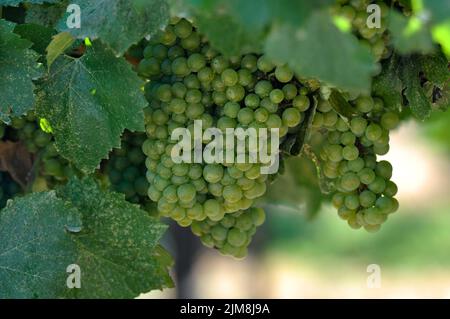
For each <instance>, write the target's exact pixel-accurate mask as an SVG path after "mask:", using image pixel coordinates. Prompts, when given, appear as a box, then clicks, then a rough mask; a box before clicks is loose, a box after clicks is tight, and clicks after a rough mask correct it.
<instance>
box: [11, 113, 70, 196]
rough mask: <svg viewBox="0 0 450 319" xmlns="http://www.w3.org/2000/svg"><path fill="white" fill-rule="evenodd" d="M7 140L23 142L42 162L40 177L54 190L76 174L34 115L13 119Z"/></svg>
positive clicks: (29, 114)
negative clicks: (57, 185)
mask: <svg viewBox="0 0 450 319" xmlns="http://www.w3.org/2000/svg"><path fill="white" fill-rule="evenodd" d="M5 138H6V139H7V140H11V141H16V142H18V141H20V142H22V143H23V144H24V145H25V147H26V148H27V150H28V151H29V152H30V153H32V154H35V155H36V157H37V158H38V160H39V162H40V165H39V171H38V177H41V178H44V179H45V181H46V184H47V187H49V188H53V187H54V186H55V185H56V184H59V183H63V182H66V181H67V180H68V179H69V178H70V177H71V176H73V175H74V174H76V170H75V168H74V167H73V166H72V165H71V164H70V163H69V162H68V161H67V160H66V159H64V158H62V157H61V156H60V155H59V154H58V152H57V150H56V148H55V144H54V140H53V136H52V135H51V134H50V133H46V132H44V131H43V130H42V129H41V127H40V120H39V118H37V117H36V116H35V115H34V113H32V112H30V113H28V114H27V115H25V116H23V117H19V118H13V119H12V121H11V126H10V127H8V128H7V130H6V133H5Z"/></svg>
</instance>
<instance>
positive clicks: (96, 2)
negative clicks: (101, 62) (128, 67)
mask: <svg viewBox="0 0 450 319" xmlns="http://www.w3.org/2000/svg"><path fill="white" fill-rule="evenodd" d="M77 4H78V5H79V6H80V8H81V12H82V15H81V28H79V29H77V28H73V29H71V28H69V27H68V26H67V23H66V21H67V17H69V15H70V13H66V15H65V16H64V17H63V18H62V19H61V20H60V21H59V23H58V30H59V31H61V32H64V31H67V32H70V33H71V34H72V35H74V36H75V37H77V38H80V39H84V38H85V37H89V38H92V39H97V38H101V39H102V41H103V42H105V43H107V44H108V45H109V46H110V47H111V48H112V49H113V51H114V52H115V53H116V54H117V55H122V54H123V53H124V52H125V51H126V50H127V49H128V48H129V47H130V46H131V45H132V44H135V43H137V42H139V41H140V40H141V39H142V38H143V37H145V36H147V35H150V36H152V35H154V34H155V33H156V32H157V31H158V30H159V29H160V28H162V27H163V26H165V25H166V24H167V22H168V19H169V8H168V6H167V3H166V1H165V0H148V1H146V3H145V10H143V9H142V8H136V6H135V5H134V3H133V2H132V1H128V0H79V1H77ZM130 22H131V23H130Z"/></svg>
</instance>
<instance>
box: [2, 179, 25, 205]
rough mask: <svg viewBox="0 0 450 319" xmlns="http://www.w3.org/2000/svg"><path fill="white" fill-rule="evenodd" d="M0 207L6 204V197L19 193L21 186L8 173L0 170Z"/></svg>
mask: <svg viewBox="0 0 450 319" xmlns="http://www.w3.org/2000/svg"><path fill="white" fill-rule="evenodd" d="M0 185H1V187H0V209H1V208H3V207H5V206H6V202H7V201H8V199H11V198H13V197H14V196H16V195H18V194H20V192H21V188H20V185H19V184H17V183H16V182H15V181H14V180H13V179H12V178H11V177H10V175H9V174H8V173H6V172H0Z"/></svg>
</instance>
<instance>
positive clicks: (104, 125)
mask: <svg viewBox="0 0 450 319" xmlns="http://www.w3.org/2000/svg"><path fill="white" fill-rule="evenodd" d="M142 85H143V82H142V80H140V79H139V77H138V76H137V75H136V74H135V73H134V72H133V71H132V70H131V66H130V65H129V64H128V63H127V62H126V61H125V60H123V59H121V58H116V57H115V56H114V54H113V52H111V51H110V50H109V49H107V48H105V47H104V46H102V45H101V44H100V43H96V42H94V44H93V46H92V47H88V50H87V52H86V54H85V55H83V56H82V57H81V58H79V59H75V58H72V57H68V56H61V57H59V58H58V59H56V61H55V62H54V63H53V64H52V66H51V68H50V71H49V74H48V75H47V77H46V78H45V79H44V81H43V83H42V84H41V86H40V87H39V90H38V103H37V111H38V114H39V115H40V116H41V117H43V118H46V119H47V120H48V121H49V123H50V125H51V127H52V129H53V133H54V135H55V140H56V147H57V149H58V150H59V152H60V154H61V155H62V156H64V157H65V158H67V159H69V160H70V161H72V162H73V163H75V164H76V166H77V167H78V168H80V169H81V170H83V171H85V172H92V171H93V170H94V169H95V168H96V167H97V166H98V164H99V163H100V161H101V159H103V158H105V157H106V156H107V155H108V153H109V151H110V150H111V149H112V148H114V147H119V146H120V135H121V134H122V132H123V130H124V129H129V130H130V131H136V130H143V129H144V115H143V111H142V109H143V108H144V107H145V106H146V105H147V102H146V101H145V98H144V97H143V94H142V92H141V90H140V88H141V86H142Z"/></svg>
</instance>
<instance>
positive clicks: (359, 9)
mask: <svg viewBox="0 0 450 319" xmlns="http://www.w3.org/2000/svg"><path fill="white" fill-rule="evenodd" d="M370 4H376V5H378V6H379V8H380V16H381V17H380V27H379V28H378V27H375V28H370V27H369V26H368V25H367V18H368V17H369V15H370V14H371V12H369V13H368V12H367V7H368V6H369V5H370ZM333 13H335V14H337V15H339V16H342V17H344V18H346V19H347V20H348V21H349V22H350V23H351V25H352V29H353V32H354V33H355V34H356V35H357V36H358V38H359V39H360V41H361V42H362V43H363V44H365V45H367V47H368V48H369V49H370V50H371V52H372V54H373V55H374V56H375V58H376V60H377V61H379V60H381V59H384V58H387V57H389V55H390V53H391V52H390V49H389V47H388V43H389V35H388V32H386V29H387V16H388V14H389V7H388V6H387V5H386V3H385V2H384V1H371V0H339V1H338V4H337V5H336V6H335V7H334V8H333Z"/></svg>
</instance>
